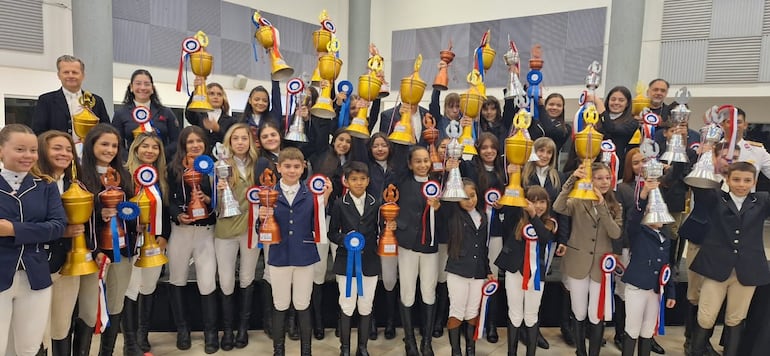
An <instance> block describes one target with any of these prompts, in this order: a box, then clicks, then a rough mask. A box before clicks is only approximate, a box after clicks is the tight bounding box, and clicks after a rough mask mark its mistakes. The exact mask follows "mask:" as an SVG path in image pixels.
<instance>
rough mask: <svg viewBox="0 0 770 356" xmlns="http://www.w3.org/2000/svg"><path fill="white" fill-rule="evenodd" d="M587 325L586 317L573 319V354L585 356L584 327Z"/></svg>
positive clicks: (586, 353)
mask: <svg viewBox="0 0 770 356" xmlns="http://www.w3.org/2000/svg"><path fill="white" fill-rule="evenodd" d="M587 326H588V319H586V320H575V332H574V333H572V337H573V338H574V340H575V355H577V356H587V355H588V352H586V327H587Z"/></svg>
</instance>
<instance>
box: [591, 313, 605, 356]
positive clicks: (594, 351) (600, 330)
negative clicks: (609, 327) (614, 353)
mask: <svg viewBox="0 0 770 356" xmlns="http://www.w3.org/2000/svg"><path fill="white" fill-rule="evenodd" d="M603 343H604V322H603V321H599V324H593V323H592V324H591V335H590V336H589V339H588V356H599V351H601V350H602V344H603Z"/></svg>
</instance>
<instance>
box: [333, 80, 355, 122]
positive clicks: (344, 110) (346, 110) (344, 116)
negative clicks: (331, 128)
mask: <svg viewBox="0 0 770 356" xmlns="http://www.w3.org/2000/svg"><path fill="white" fill-rule="evenodd" d="M337 91H338V92H340V93H345V101H344V102H342V107H341V108H340V115H339V118H338V119H337V128H343V127H346V126H348V125H349V124H350V95H352V94H353V83H351V82H350V81H348V80H343V81H341V82H340V83H339V84H337Z"/></svg>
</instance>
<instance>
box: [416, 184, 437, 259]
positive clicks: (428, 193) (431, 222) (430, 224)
mask: <svg viewBox="0 0 770 356" xmlns="http://www.w3.org/2000/svg"><path fill="white" fill-rule="evenodd" d="M440 194H441V188H440V186H439V184H438V182H436V181H435V180H429V181H427V182H425V183H424V184H423V185H422V196H423V197H424V198H425V209H424V210H423V211H422V239H421V243H422V244H423V245H425V242H426V241H425V239H426V236H425V234H426V230H427V229H428V228H430V245H431V246H435V244H436V238H435V236H434V235H435V234H436V209H433V207H432V206H431V205H430V204H428V199H430V198H438V196H439V195H440Z"/></svg>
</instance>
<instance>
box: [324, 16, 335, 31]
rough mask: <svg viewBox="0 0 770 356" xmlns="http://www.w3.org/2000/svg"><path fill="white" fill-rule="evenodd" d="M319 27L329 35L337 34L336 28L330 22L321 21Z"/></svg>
mask: <svg viewBox="0 0 770 356" xmlns="http://www.w3.org/2000/svg"><path fill="white" fill-rule="evenodd" d="M321 27H323V29H324V30H326V31H329V32H331V33H337V26H334V22H332V20H329V19H326V20H323V21H321Z"/></svg>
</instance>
